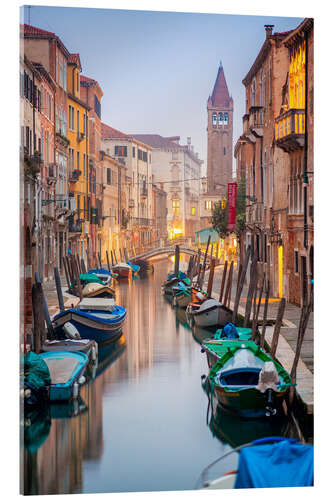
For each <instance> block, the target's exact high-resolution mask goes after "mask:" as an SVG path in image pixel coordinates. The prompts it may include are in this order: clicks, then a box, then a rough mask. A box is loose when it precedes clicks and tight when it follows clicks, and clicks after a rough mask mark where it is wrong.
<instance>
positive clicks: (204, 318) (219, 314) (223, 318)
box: [192, 306, 232, 328]
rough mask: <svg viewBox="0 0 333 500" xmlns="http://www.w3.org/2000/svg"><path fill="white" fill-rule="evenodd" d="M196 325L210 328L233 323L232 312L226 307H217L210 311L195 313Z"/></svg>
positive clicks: (193, 313)
mask: <svg viewBox="0 0 333 500" xmlns="http://www.w3.org/2000/svg"><path fill="white" fill-rule="evenodd" d="M192 316H193V319H194V323H195V324H196V325H197V326H199V327H201V328H205V327H208V326H217V325H225V324H226V323H230V322H231V321H232V311H231V310H230V309H228V308H226V307H224V306H222V307H221V306H215V307H212V308H211V309H210V310H208V311H204V312H199V311H193V312H192Z"/></svg>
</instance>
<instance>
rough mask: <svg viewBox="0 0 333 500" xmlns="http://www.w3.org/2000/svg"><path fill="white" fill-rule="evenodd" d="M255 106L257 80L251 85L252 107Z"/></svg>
mask: <svg viewBox="0 0 333 500" xmlns="http://www.w3.org/2000/svg"><path fill="white" fill-rule="evenodd" d="M255 105H256V81H255V79H253V80H252V83H251V106H255Z"/></svg>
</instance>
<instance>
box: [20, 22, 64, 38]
mask: <svg viewBox="0 0 333 500" xmlns="http://www.w3.org/2000/svg"><path fill="white" fill-rule="evenodd" d="M20 29H21V33H24V34H25V35H37V36H38V35H44V36H46V37H54V36H56V34H55V33H52V32H51V31H45V30H42V29H40V28H36V27H35V26H30V24H21V26H20Z"/></svg>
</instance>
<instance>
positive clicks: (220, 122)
mask: <svg viewBox="0 0 333 500" xmlns="http://www.w3.org/2000/svg"><path fill="white" fill-rule="evenodd" d="M219 125H223V113H219Z"/></svg>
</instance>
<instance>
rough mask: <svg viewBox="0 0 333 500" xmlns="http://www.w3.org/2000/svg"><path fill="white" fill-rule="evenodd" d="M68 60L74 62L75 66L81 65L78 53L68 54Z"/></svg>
mask: <svg viewBox="0 0 333 500" xmlns="http://www.w3.org/2000/svg"><path fill="white" fill-rule="evenodd" d="M68 62H69V63H72V64H76V65H77V66H79V68H81V67H82V66H81V60H80V54H70V56H69V59H68Z"/></svg>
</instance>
